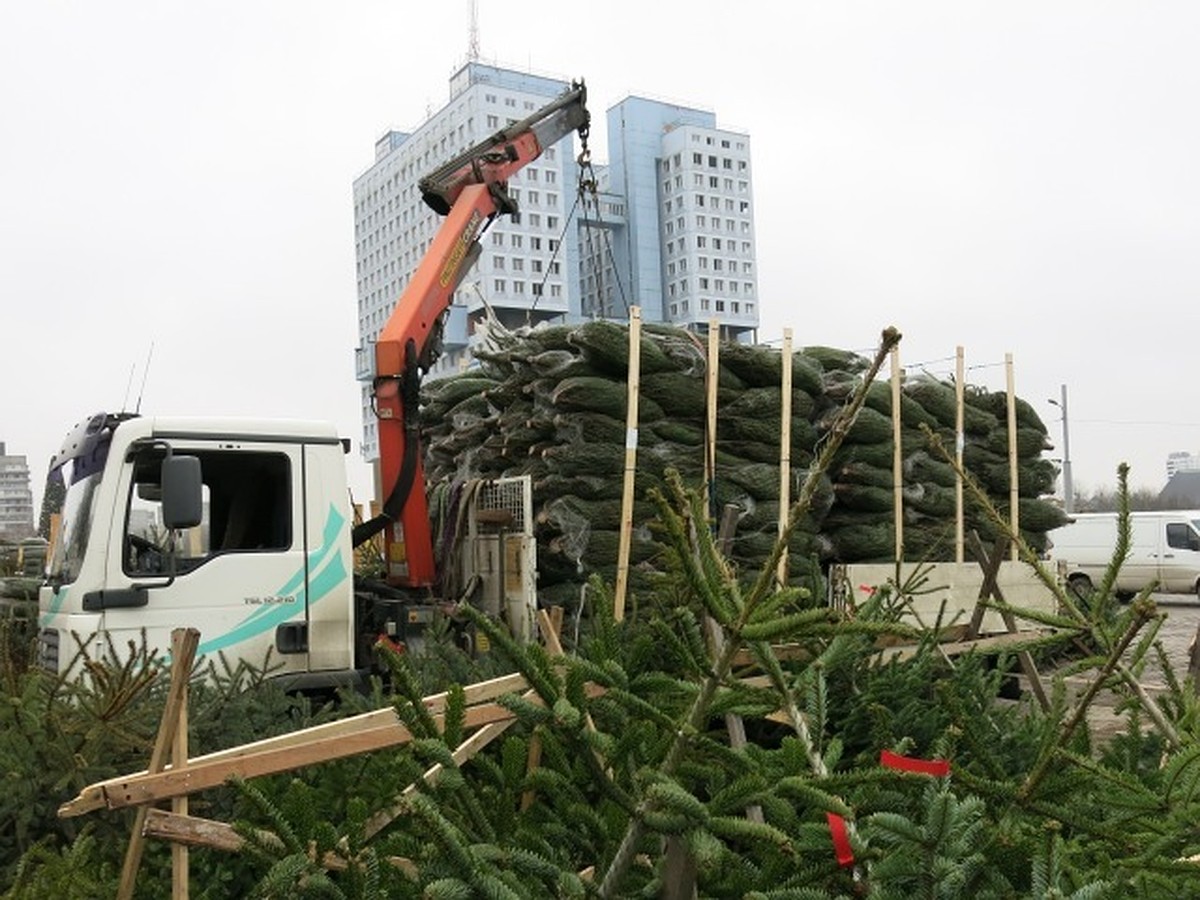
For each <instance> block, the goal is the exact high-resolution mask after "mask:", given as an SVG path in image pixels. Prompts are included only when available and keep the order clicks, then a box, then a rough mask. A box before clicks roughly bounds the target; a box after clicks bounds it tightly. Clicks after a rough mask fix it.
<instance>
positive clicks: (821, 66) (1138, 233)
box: [0, 0, 1200, 500]
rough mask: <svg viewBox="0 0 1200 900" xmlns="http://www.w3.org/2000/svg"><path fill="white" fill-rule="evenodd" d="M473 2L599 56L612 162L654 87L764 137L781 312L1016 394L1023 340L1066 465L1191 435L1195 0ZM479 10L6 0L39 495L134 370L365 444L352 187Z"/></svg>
mask: <svg viewBox="0 0 1200 900" xmlns="http://www.w3.org/2000/svg"><path fill="white" fill-rule="evenodd" d="M478 5H479V15H478V24H479V31H478V35H479V46H480V50H481V58H482V59H484V61H487V62H495V63H498V64H501V65H505V66H509V67H513V68H522V69H530V70H532V71H534V72H537V73H539V74H545V75H551V76H556V77H561V78H563V79H572V78H583V79H585V80H586V82H587V85H588V89H589V106H590V107H591V109H592V113H593V119H594V121H595V122H596V127H594V129H593V140H592V147H593V150H594V155H595V157H596V158H597V159H598V160H600V161H603V160H604V159H605V158H606V156H607V153H606V150H605V143H604V141H605V134H604V128H603V120H604V113H605V110H607V108H608V107H610V106H612V105H614V104H615V103H617V102H619V101H620V100H621V99H623V98H624V97H626V96H628V95H629V94H638V95H641V96H648V97H652V98H656V99H662V100H668V101H672V102H678V103H683V104H687V105H692V106H698V107H701V108H704V109H709V110H711V111H713V112H714V113H715V114H716V118H717V124H718V126H719V127H722V128H729V129H734V130H739V131H744V132H746V133H748V134H749V135H750V139H751V154H752V166H753V173H754V200H755V204H756V219H755V225H756V230H757V239H758V273H759V292H760V298H761V304H760V309H761V311H762V317H763V328H762V331H761V337H762V338H763V339H764V340H777V339H778V338H779V336H780V334H781V332H782V329H783V328H784V327H790V328H792V329H793V332H794V340H795V341H796V342H797V344H799V345H803V344H826V345H830V346H835V347H841V348H848V349H859V350H863V351H864V352H868V351H869V350H870V349H871V348H872V347H873V346H874V345H875V343H876V340H877V337H878V335H879V332H880V330H881V329H882V328H883V327H885V326H888V325H895V326H896V327H898V328H899V329H900V330H901V331H902V332H903V334H904V340H903V342H902V344H901V361H902V363H903V364H905V365H906V366H917V365H922V364H923V365H924V366H925V368H927V369H928V370H930V371H932V372H934V373H935V374H937V375H939V376H942V377H948V376H949V375H951V374H952V371H953V363H952V358H953V356H954V353H955V348H956V347H957V346H962V347H963V348H964V350H965V354H966V361H967V365H968V376H967V380H968V382H969V383H972V384H978V385H981V386H984V387H988V388H989V389H992V390H1003V388H1004V385H1005V374H1004V366H1003V363H1004V358H1005V355H1006V354H1009V353H1011V354H1012V357H1013V360H1014V367H1013V369H1014V378H1015V385H1016V392H1017V394H1018V395H1020V396H1021V397H1023V398H1024V399H1027V400H1028V401H1029V402H1030V403H1032V404H1033V405H1034V407H1035V408H1036V409H1037V410H1038V411H1039V412H1040V413H1041V414H1042V416H1043V418H1044V419H1045V421H1046V424H1047V426H1048V428H1049V430H1050V432H1051V435H1052V436H1053V437H1054V438H1055V440H1056V441H1058V442H1059V443H1061V441H1059V439H1060V438H1061V434H1062V425H1061V417H1060V415H1059V412H1058V410H1057V409H1056V408H1055V407H1053V406H1051V405H1050V404H1049V403H1048V402H1046V401H1047V400H1048V399H1049V398H1055V399H1057V398H1059V396H1060V390H1061V385H1063V384H1065V385H1067V389H1068V398H1069V403H1068V407H1069V426H1070V444H1071V458H1072V464H1073V465H1072V468H1073V471H1074V476H1075V484H1076V488H1077V490H1080V489H1082V490H1085V491H1088V490H1091V489H1094V488H1096V487H1100V486H1103V485H1113V484H1115V481H1116V479H1115V471H1116V468H1117V466H1118V464H1119V463H1120V462H1122V461H1126V462H1128V463H1129V464H1130V465H1131V467H1132V475H1131V482H1132V483H1133V485H1134V486H1135V487H1137V486H1146V487H1152V488H1154V489H1157V488H1159V487H1161V486H1162V484H1163V483H1164V482H1165V471H1164V465H1165V459H1166V455H1167V454H1168V453H1169V452H1171V451H1173V450H1188V451H1193V452H1200V409H1197V399H1198V393H1200V391H1198V390H1197V374H1196V372H1197V352H1198V349H1200V329H1197V327H1196V326H1197V322H1198V321H1200V316H1198V315H1197V298H1198V297H1200V252H1198V248H1200V179H1198V178H1197V175H1196V170H1197V164H1198V162H1200V124H1198V118H1197V114H1196V110H1197V97H1200V54H1198V53H1197V50H1196V48H1197V46H1200V4H1196V3H1194V2H1186V0H1180V2H1153V0H1141V2H1133V0H1129V2H1121V3H1117V2H1104V0H1087V2H1052V0H1051V2H1047V0H1040V2H1018V0H1005V2H989V3H982V2H964V0H945V2H933V0H912V2H906V3H900V2H895V0H887V2H846V0H838V2H833V0H830V2H823V3H813V2H805V0H796V2H790V3H777V2H770V3H767V2H747V0H742V2H735V3H729V2H722V3H712V2H703V0H693V2H690V3H686V4H685V3H646V2H639V3H633V2H628V0H610V2H607V3H587V4H571V5H565V4H561V5H559V4H549V3H546V2H525V0H506V2H503V3H501V2H497V0H479V4H478ZM468 8H469V4H468V2H466V0H460V2H456V3H419V4H418V3H406V2H400V0H390V2H357V0H346V2H341V3H318V2H301V0H236V2H234V0H204V2H201V0H193V2H182V0H107V2H103V3H94V2H86V0H76V2H63V0H37V2H24V3H22V2H19V0H4V2H0V304H2V311H3V316H2V318H0V329H2V334H0V337H2V340H0V385H2V386H3V387H2V389H0V441H4V442H5V443H6V444H7V447H8V452H9V453H16V454H24V455H25V456H27V457H28V459H29V462H30V465H31V468H32V470H33V478H34V481H35V485H34V490H35V496H36V497H37V498H40V495H41V483H42V480H43V478H44V476H45V466H46V462H47V461H48V459H49V457H50V456H51V454H53V453H54V451H55V450H57V448H58V446H59V443H60V442H61V439H62V437H63V434H64V433H65V431H66V430H67V429H68V428H69V427H70V426H71V425H73V424H74V423H75V422H76V421H78V420H80V419H82V418H86V417H87V416H89V415H90V414H92V413H94V412H97V411H100V410H111V409H116V408H119V407H121V406H122V405H124V406H126V407H133V406H134V405H135V404H136V403H137V401H138V399H139V398H140V400H141V410H142V412H143V413H164V414H192V413H195V414H233V415H248V416H274V415H283V416H293V417H305V418H321V419H330V420H333V421H335V422H336V423H337V424H338V426H339V427H340V428H341V430H342V433H343V434H345V435H347V436H350V437H352V438H354V440H355V446H356V448H357V439H358V436H359V432H360V428H359V404H358V386H357V383H356V382H355V380H354V368H353V348H354V346H355V344H356V343H357V330H356V324H355V318H356V313H355V306H356V298H355V274H354V236H353V217H352V199H351V183H352V181H353V179H354V178H355V177H356V176H357V175H359V174H360V173H361V172H363V171H364V170H365V169H366V168H367V167H368V166H369V165H370V164H371V162H372V159H373V145H374V142H375V140H376V138H378V137H379V136H380V134H382V133H383V132H384V131H386V130H388V129H390V128H396V129H399V130H411V129H412V128H414V127H416V126H417V125H419V124H420V123H421V121H423V119H424V118H425V117H426V115H427V114H428V112H430V111H433V110H436V109H438V108H440V107H441V106H442V105H444V104H445V102H446V101H447V99H448V80H449V77H450V75H451V74H452V73H453V72H454V71H455V70H456V69H457V68H458V67H459V66H460V65H461V64H462V63H463V62H464V60H465V58H466V53H467V48H468V45H469V27H468V22H469V16H468ZM151 348H153V352H152V356H151ZM148 359H149V369H148V372H147V371H146V363H147V360H148ZM143 377H144V378H145V386H144V390H143V387H142V382H143ZM1060 453H1061V451H1060V450H1059V451H1054V453H1051V454H1050V455H1055V454H1060ZM356 454H357V450H356ZM353 460H355V461H357V455H355V456H354V457H353ZM352 469H353V481H352V486H353V487H354V488H355V493H356V498H357V499H360V500H366V499H369V491H370V480H369V477H368V476H367V472H366V467H365V466H362V465H361V464H357V462H355V465H354V466H352Z"/></svg>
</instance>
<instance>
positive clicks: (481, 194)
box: [353, 82, 590, 588]
mask: <svg viewBox="0 0 1200 900" xmlns="http://www.w3.org/2000/svg"><path fill="white" fill-rule="evenodd" d="M586 100H587V90H586V88H585V87H584V84H583V83H582V82H575V83H573V84H572V86H571V88H570V89H569V90H567V91H565V92H564V93H563V94H561V95H560V96H559V97H557V98H556V99H555V100H553V101H552V102H550V103H549V104H547V105H546V106H544V107H542V108H541V109H540V110H538V111H537V112H535V113H533V114H532V115H531V116H529V117H528V118H526V119H523V120H521V121H519V122H516V123H514V124H512V125H510V126H509V127H507V128H505V129H503V130H501V131H498V132H496V133H495V134H493V135H492V136H491V137H489V138H487V139H485V140H483V141H481V142H480V143H478V144H476V145H475V146H473V147H471V148H470V149H468V150H466V151H465V152H463V153H461V154H459V155H458V156H457V157H455V158H454V159H451V160H450V161H449V162H447V163H445V164H444V165H442V166H441V167H439V168H438V169H437V170H435V171H434V172H432V173H430V174H429V175H428V176H426V177H425V178H423V179H421V181H420V182H419V187H420V190H421V195H422V197H423V199H424V200H425V203H426V204H427V205H428V206H429V207H430V208H431V209H433V210H434V211H435V212H437V213H438V214H440V215H443V216H445V219H444V220H443V222H442V225H441V227H440V228H439V229H438V231H437V234H436V235H435V236H434V238H433V241H432V243H431V244H430V246H429V250H428V251H427V252H426V254H425V256H424V258H423V259H422V260H421V263H420V264H419V265H418V267H417V269H416V271H415V272H414V273H413V276H412V279H411V280H410V281H409V283H408V285H407V287H406V288H405V289H404V292H403V293H402V294H401V295H400V299H399V300H398V301H397V303H396V307H395V309H394V310H393V312H392V314H391V317H390V318H389V319H388V321H387V323H386V324H385V325H384V327H383V329H382V331H381V332H380V334H379V339H378V341H377V343H376V345H375V377H374V380H373V383H372V395H373V400H374V409H375V415H376V417H377V418H378V425H379V470H380V484H381V485H383V491H384V500H383V503H382V505H381V511H380V513H379V515H377V516H375V517H374V518H372V519H370V520H368V521H367V522H364V523H363V524H362V525H360V526H359V527H358V528H356V529H355V531H354V535H353V542H354V545H355V546H357V545H358V544H360V543H362V542H363V541H365V540H367V539H368V538H370V537H371V536H373V535H375V534H378V533H379V532H380V531H382V532H383V537H384V560H385V570H386V578H387V580H388V582H389V583H391V584H393V585H396V586H399V587H411V588H423V587H428V586H431V585H433V584H434V583H435V581H436V579H437V574H438V573H437V572H436V566H435V562H434V554H433V536H432V529H431V527H430V523H429V511H428V505H427V502H426V497H425V484H424V470H423V465H422V459H421V456H422V453H421V443H420V423H419V420H418V403H419V392H420V384H421V378H422V376H423V375H424V374H426V373H428V372H429V370H430V368H431V367H432V366H433V364H434V362H435V361H436V360H437V358H438V356H439V355H440V353H441V332H442V328H443V320H444V315H445V313H446V310H447V309H448V307H449V306H450V302H451V299H452V298H453V295H454V291H455V289H456V288H457V287H458V285H459V284H460V283H461V281H462V279H463V277H464V276H465V275H466V274H467V272H468V271H469V270H470V268H471V265H472V264H473V263H474V262H475V260H476V259H477V258H478V256H479V253H480V243H479V238H480V236H481V235H482V233H483V232H484V231H485V230H486V229H487V227H488V226H489V225H490V224H491V223H492V222H493V221H494V220H495V219H496V217H498V216H501V215H511V214H513V213H515V212H517V203H516V201H515V200H514V199H513V197H512V196H511V195H510V194H509V192H508V179H509V178H510V177H512V175H513V174H514V173H515V172H517V171H518V170H520V169H521V168H523V167H524V166H526V165H528V164H529V163H530V162H532V161H533V160H535V159H537V158H538V157H539V156H540V155H541V154H542V152H543V151H544V150H545V149H546V148H547V147H550V146H552V145H554V144H555V143H557V142H558V141H559V140H560V139H562V138H563V137H565V136H567V135H568V134H570V133H571V132H573V131H574V132H578V133H579V135H580V138H581V140H582V141H583V142H584V146H585V147H586V141H587V134H588V127H589V125H590V116H589V113H588V110H587V104H586Z"/></svg>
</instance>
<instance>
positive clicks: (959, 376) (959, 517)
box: [954, 345, 966, 565]
mask: <svg viewBox="0 0 1200 900" xmlns="http://www.w3.org/2000/svg"><path fill="white" fill-rule="evenodd" d="M965 368H966V367H965V366H964V365H963V348H962V345H959V346H958V348H957V349H956V350H955V351H954V395H955V403H956V407H955V413H954V459H955V462H957V463H958V465H957V466H956V467H955V469H954V561H955V562H956V563H959V564H960V565H961V564H962V562H963V561H964V560H965V559H966V554H965V553H964V550H963V545H964V544H965V540H964V538H965V535H964V533H963V532H964V530H965V529H964V525H963V522H964V521H965V512H964V510H963V479H962V472H963V446H964V445H965V444H966V436H965V435H964V434H963V403H964V402H965V400H964V397H963V391H964V390H965V387H964V382H963V379H964V377H965Z"/></svg>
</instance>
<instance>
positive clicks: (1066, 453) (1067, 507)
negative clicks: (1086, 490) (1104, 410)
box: [1050, 384, 1075, 515]
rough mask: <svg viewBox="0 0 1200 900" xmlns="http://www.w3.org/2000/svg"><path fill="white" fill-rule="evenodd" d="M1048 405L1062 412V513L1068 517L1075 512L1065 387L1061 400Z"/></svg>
mask: <svg viewBox="0 0 1200 900" xmlns="http://www.w3.org/2000/svg"><path fill="white" fill-rule="evenodd" d="M1050 403H1052V404H1054V405H1055V406H1057V407H1058V408H1059V409H1061V410H1062V428H1063V458H1062V476H1063V511H1064V512H1066V513H1067V514H1068V515H1070V514H1071V513H1073V512H1074V511H1075V491H1074V488H1073V486H1072V484H1071V432H1070V430H1069V429H1068V427H1067V386H1066V385H1065V384H1064V385H1063V386H1062V400H1050Z"/></svg>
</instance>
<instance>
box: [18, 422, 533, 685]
mask: <svg viewBox="0 0 1200 900" xmlns="http://www.w3.org/2000/svg"><path fill="white" fill-rule="evenodd" d="M347 449H348V442H346V441H344V440H343V439H341V438H339V437H338V435H337V433H336V431H335V430H334V428H333V426H331V425H329V424H324V423H317V422H304V421H292V420H277V421H269V422H262V421H242V420H237V419H199V418H195V419H184V418H150V417H141V416H133V415H130V414H105V413H101V414H98V415H96V416H93V417H92V418H90V419H89V420H87V421H86V422H83V423H81V424H80V425H79V426H78V427H77V428H76V429H75V430H74V431H73V432H72V433H71V434H70V435H68V437H67V440H66V442H65V443H64V446H63V449H62V451H61V452H60V453H59V454H58V455H57V456H56V457H55V459H54V460H53V461H52V463H51V472H52V474H53V475H55V476H58V477H63V478H64V482H65V485H66V494H65V500H64V503H63V509H62V518H61V527H60V530H59V534H58V537H57V540H56V541H55V542H54V546H53V549H52V551H51V555H50V558H49V561H48V563H47V568H46V582H45V584H44V586H43V587H42V588H41V593H40V597H39V629H40V652H41V658H42V664H43V665H44V666H46V667H47V668H49V669H52V670H55V671H66V670H67V668H68V667H69V666H71V664H72V662H73V661H74V660H76V657H77V656H78V655H79V653H80V651H83V652H85V653H86V654H87V656H88V657H89V658H92V659H99V658H103V657H104V656H105V655H106V654H107V653H108V646H109V643H110V642H111V646H112V648H113V649H114V650H116V651H117V652H118V653H119V654H120V653H123V652H125V648H126V647H127V646H128V645H129V644H130V643H131V642H132V644H133V646H134V647H135V648H139V647H141V646H142V645H143V641H144V644H145V647H146V648H147V649H148V650H150V651H154V650H156V649H157V650H158V651H161V652H163V653H165V651H167V650H169V648H170V645H171V644H170V634H171V631H172V630H173V629H175V628H178V627H184V626H190V627H194V628H197V629H198V630H199V631H200V646H199V650H198V655H208V656H209V658H210V659H212V658H215V657H216V655H217V654H218V653H222V654H224V655H225V656H226V657H227V659H228V660H229V662H230V663H231V664H237V663H239V662H245V663H247V664H249V665H252V666H255V667H262V666H264V665H266V664H267V662H268V654H270V658H269V661H270V663H271V666H272V674H273V676H275V677H281V678H285V679H286V680H287V682H288V684H289V686H291V687H294V688H296V689H320V688H327V687H331V686H335V685H343V684H347V683H352V682H353V681H355V680H356V679H360V678H361V677H362V676H363V675H364V674H366V673H367V672H369V671H371V669H372V667H373V662H374V661H375V660H374V652H373V648H374V645H375V643H376V641H377V640H379V638H381V637H386V638H387V639H389V640H391V641H393V642H395V643H397V644H403V645H406V646H409V647H410V648H411V647H412V646H413V645H414V644H416V643H417V642H419V641H420V640H421V638H422V634H423V631H424V629H425V628H426V627H427V626H428V624H429V622H430V621H432V619H433V618H434V616H435V615H436V614H437V613H438V606H437V603H436V602H435V598H434V596H433V594H432V592H431V591H429V590H425V591H411V590H402V589H396V588H392V587H390V586H388V585H386V584H384V583H382V582H364V581H363V580H361V579H360V580H358V583H357V584H356V579H355V575H354V557H353V551H352V547H351V526H352V507H351V501H350V495H349V491H348V488H347V483H346V470H345V464H344V461H343V456H344V454H345V453H346V452H347ZM483 488H486V489H483ZM530 494H531V489H530V485H529V482H528V479H502V480H499V481H497V482H489V483H486V484H481V485H478V486H477V489H476V490H474V491H472V492H471V493H470V495H469V496H466V497H465V498H464V506H463V507H462V508H463V510H464V512H463V514H462V515H461V516H459V518H460V520H461V521H463V522H464V523H465V531H464V533H463V534H462V536H461V540H459V541H458V542H457V543H456V544H455V545H454V553H453V557H454V558H453V560H452V565H453V566H454V573H455V576H456V578H457V582H456V583H457V584H460V585H463V590H464V592H468V591H469V592H470V593H471V595H472V596H473V597H474V598H475V599H476V601H477V602H479V603H480V605H481V606H483V607H484V608H485V609H487V610H488V611H489V612H491V613H493V614H495V615H497V616H502V617H503V618H504V619H506V620H507V621H508V623H509V625H510V627H512V628H513V630H514V631H515V632H516V633H517V634H518V636H521V637H525V638H528V637H529V636H530V629H531V628H532V618H533V615H534V610H535V607H534V603H535V594H534V569H535V566H536V549H535V547H536V545H535V542H534V539H533V530H532V523H531V518H532V516H531V514H530V507H531V497H530Z"/></svg>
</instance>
